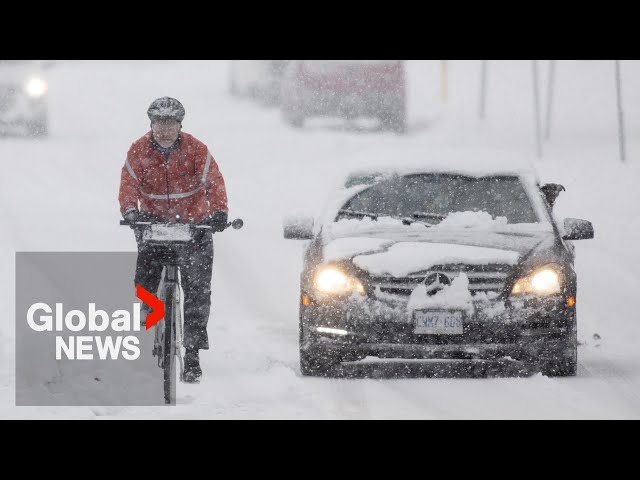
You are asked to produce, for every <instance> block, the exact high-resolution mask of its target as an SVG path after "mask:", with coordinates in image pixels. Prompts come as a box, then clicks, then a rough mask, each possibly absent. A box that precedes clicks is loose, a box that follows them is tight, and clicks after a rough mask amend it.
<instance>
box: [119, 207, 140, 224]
mask: <svg viewBox="0 0 640 480" xmlns="http://www.w3.org/2000/svg"><path fill="white" fill-rule="evenodd" d="M139 216H140V212H139V211H138V209H137V208H133V207H132V208H128V209H127V211H126V212H124V215H123V217H124V219H125V220H126V221H127V222H129V223H136V222H137V221H138V217H139Z"/></svg>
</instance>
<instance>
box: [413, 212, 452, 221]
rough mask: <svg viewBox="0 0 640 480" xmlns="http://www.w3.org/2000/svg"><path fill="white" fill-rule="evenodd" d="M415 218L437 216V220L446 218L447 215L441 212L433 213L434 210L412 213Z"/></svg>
mask: <svg viewBox="0 0 640 480" xmlns="http://www.w3.org/2000/svg"><path fill="white" fill-rule="evenodd" d="M411 216H412V217H413V218H420V219H423V218H435V219H436V220H444V219H445V218H446V217H447V216H446V215H442V214H441V213H432V212H413V213H412V214H411Z"/></svg>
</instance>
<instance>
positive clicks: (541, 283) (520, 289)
mask: <svg viewBox="0 0 640 480" xmlns="http://www.w3.org/2000/svg"><path fill="white" fill-rule="evenodd" d="M561 282H562V273H561V272H560V267H559V266H557V265H545V266H544V267H542V268H539V269H537V270H535V271H534V272H532V273H530V274H529V275H527V276H526V277H522V278H521V279H519V280H518V281H517V282H516V283H515V285H514V286H513V289H512V290H511V294H512V295H523V294H534V295H553V294H555V293H560V290H561Z"/></svg>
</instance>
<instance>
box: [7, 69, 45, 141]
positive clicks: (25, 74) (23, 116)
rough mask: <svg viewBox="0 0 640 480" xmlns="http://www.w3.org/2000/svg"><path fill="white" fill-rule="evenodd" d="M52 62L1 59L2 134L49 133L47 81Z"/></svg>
mask: <svg viewBox="0 0 640 480" xmlns="http://www.w3.org/2000/svg"><path fill="white" fill-rule="evenodd" d="M51 65H52V62H48V61H39V60H0V134H2V135H21V136H25V135H28V136H37V137H41V136H46V135H48V133H49V122H48V88H49V85H48V82H47V76H46V70H47V69H48V68H49V67H50V66H51Z"/></svg>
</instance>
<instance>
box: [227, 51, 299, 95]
mask: <svg viewBox="0 0 640 480" xmlns="http://www.w3.org/2000/svg"><path fill="white" fill-rule="evenodd" d="M287 62H288V60H232V61H231V67H230V75H229V91H230V93H231V94H232V95H234V96H237V97H248V98H252V99H254V100H257V101H259V102H262V103H264V104H267V105H277V104H278V103H279V101H280V81H281V79H282V72H283V71H284V68H285V66H286V65H287Z"/></svg>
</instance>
